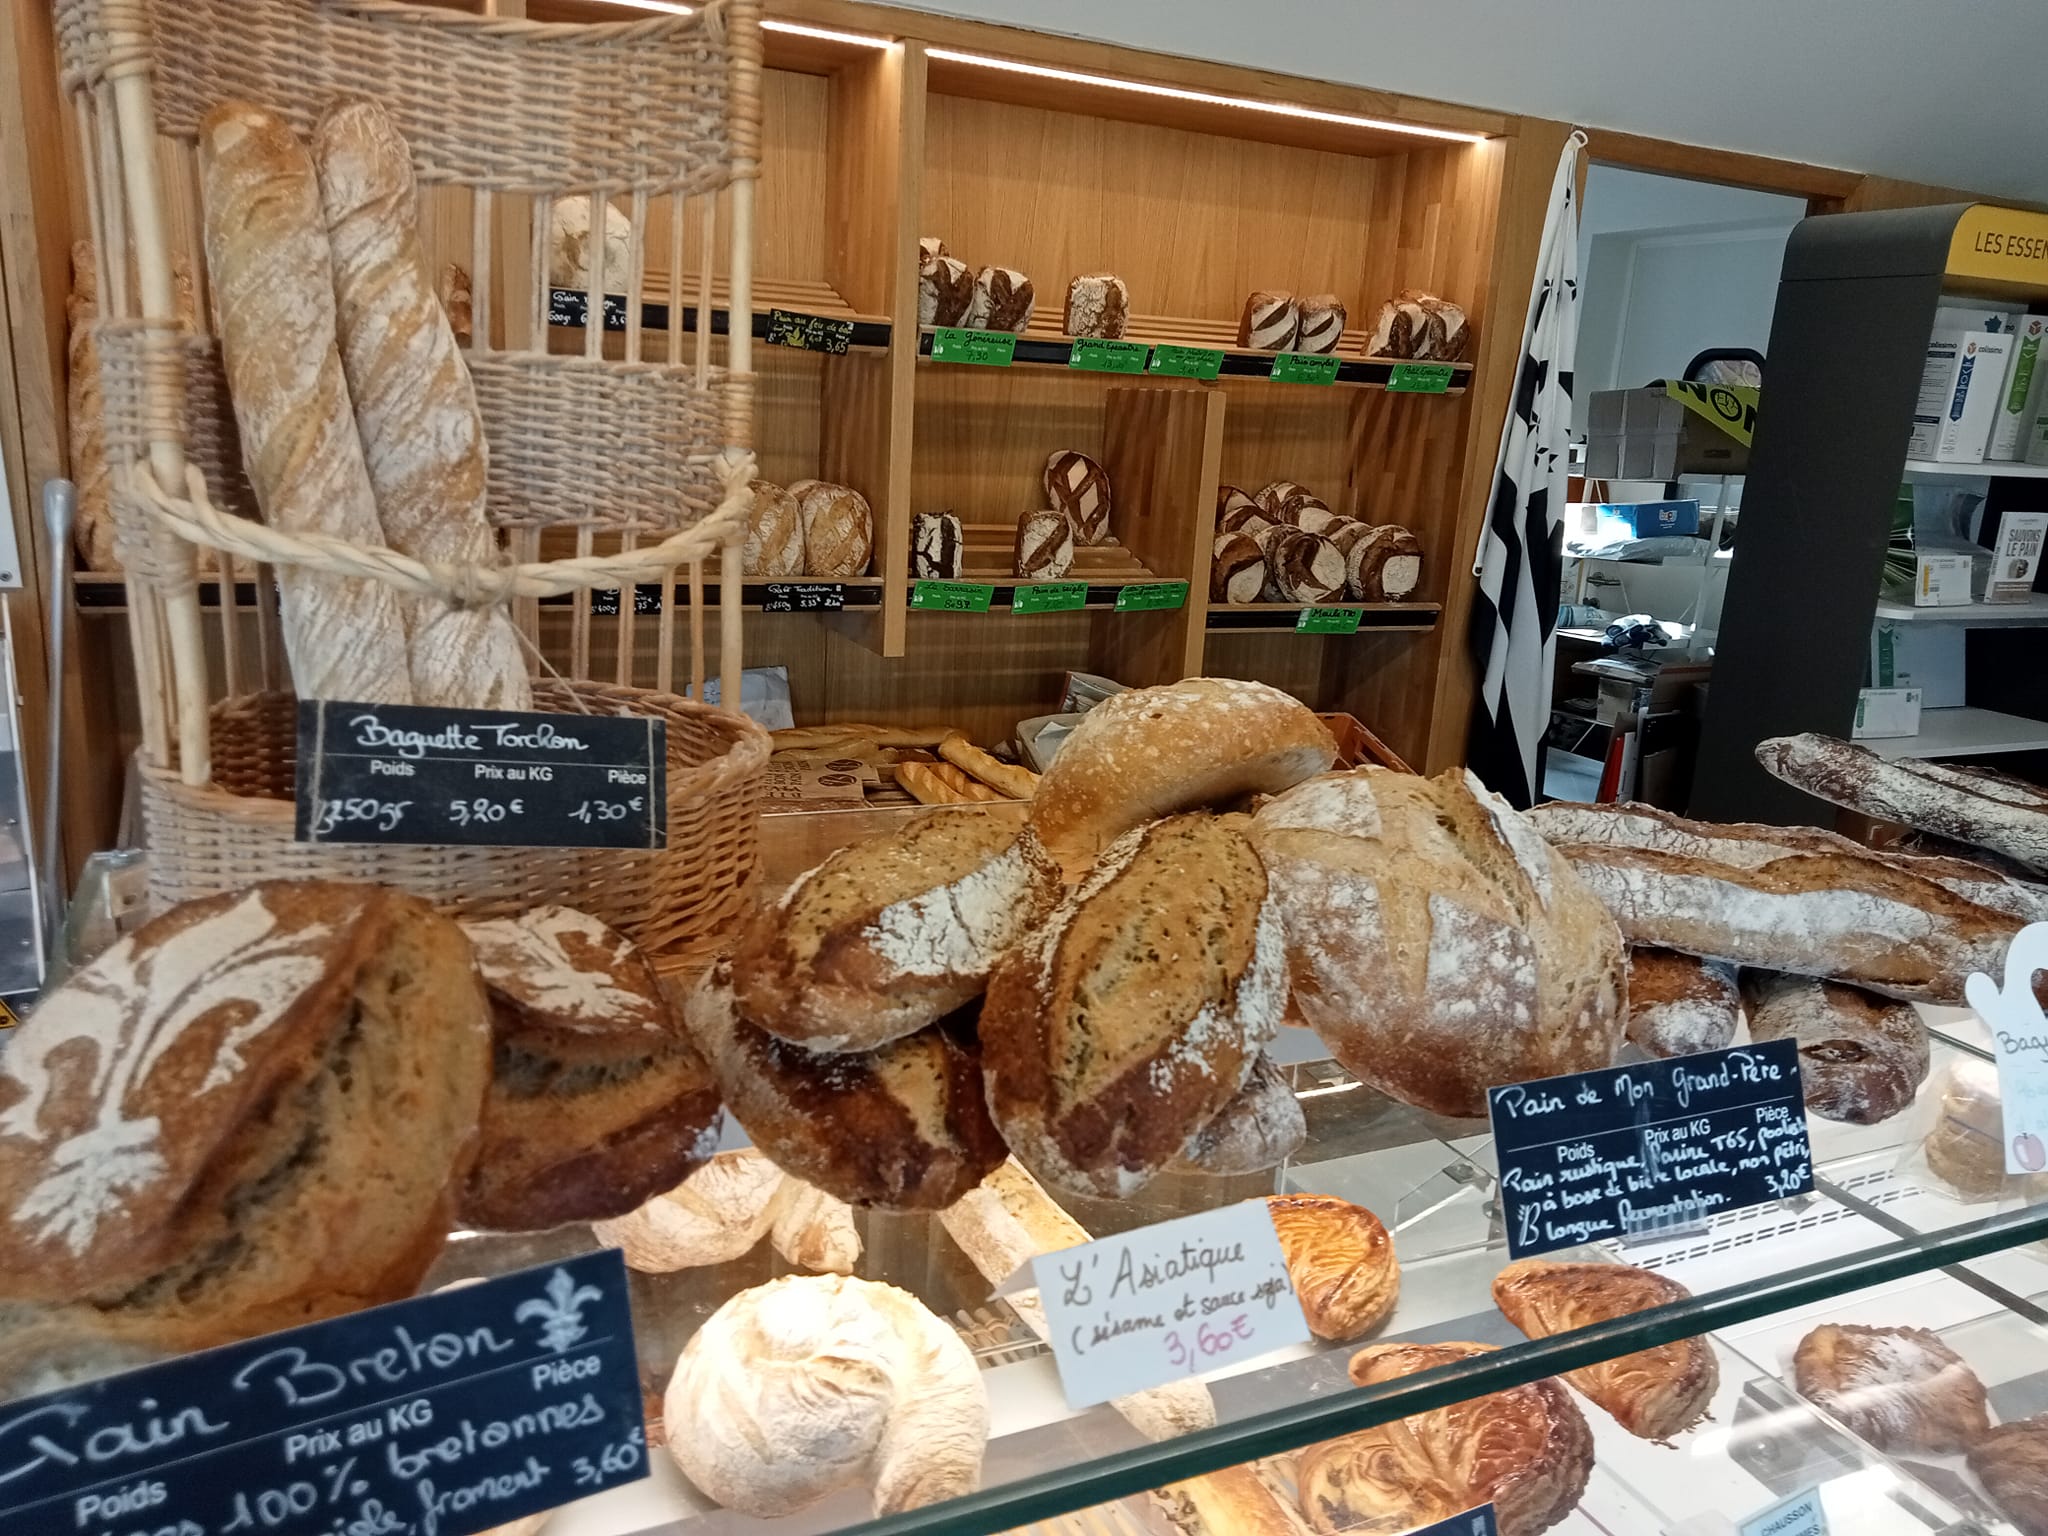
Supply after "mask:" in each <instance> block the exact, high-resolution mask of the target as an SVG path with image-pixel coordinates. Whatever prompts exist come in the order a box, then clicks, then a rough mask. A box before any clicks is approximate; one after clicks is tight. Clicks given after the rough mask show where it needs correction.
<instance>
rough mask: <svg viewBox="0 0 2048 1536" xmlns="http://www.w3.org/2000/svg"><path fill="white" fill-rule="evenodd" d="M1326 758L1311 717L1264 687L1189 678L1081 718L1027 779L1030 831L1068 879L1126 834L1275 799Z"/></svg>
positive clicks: (1330, 748)
mask: <svg viewBox="0 0 2048 1536" xmlns="http://www.w3.org/2000/svg"><path fill="white" fill-rule="evenodd" d="M1336 760H1337V743H1336V741H1335V739H1334V738H1333V737H1332V736H1331V735H1330V732H1329V729H1328V728H1327V727H1326V726H1325V725H1324V724H1323V722H1322V721H1320V720H1318V719H1317V718H1316V717H1315V714H1314V712H1313V711H1311V710H1310V709H1309V707H1308V706H1307V705H1306V704H1304V703H1302V702H1301V700H1299V699H1297V698H1294V697H1292V696H1290V695H1288V694H1285V693H1282V692H1281V691H1280V690H1279V689H1277V688H1269V687H1267V686H1266V685H1265V684H1264V683H1253V682H1244V681H1240V680H1239V679H1236V678H1228V677H1191V678H1187V679H1185V680H1184V681H1182V682H1178V683H1169V684H1167V685H1165V686H1164V687H1159V688H1133V689H1130V690H1129V691H1127V692H1124V693H1119V694H1114V695H1112V696H1111V697H1109V698H1107V699H1104V700H1103V701H1102V702H1101V703H1100V704H1098V705H1096V706H1095V707H1094V708H1093V709H1091V710H1089V711H1088V713H1087V714H1086V715H1084V716H1083V717H1082V719H1081V723H1080V724H1079V725H1078V726H1076V727H1075V728H1074V734H1073V735H1072V736H1070V737H1068V738H1067V742H1066V744H1065V745H1064V746H1063V747H1061V748H1060V752H1059V756H1057V757H1055V758H1054V759H1053V760H1052V765H1051V766H1050V767H1049V768H1048V769H1047V770H1046V773H1045V777H1044V778H1043V779H1042V780H1040V782H1039V785H1038V794H1037V795H1036V796H1035V797H1034V798H1033V800H1032V802H1031V824H1032V826H1033V827H1034V828H1036V829H1037V832H1038V835H1039V838H1040V839H1041V840H1042V841H1043V842H1044V844H1045V846H1046V849H1047V850H1048V851H1049V852H1050V853H1051V854H1052V855H1053V857H1054V858H1055V859H1056V860H1057V861H1058V862H1059V863H1060V864H1061V865H1062V867H1064V868H1066V869H1067V870H1068V871H1069V872H1070V873H1073V874H1076V875H1078V874H1079V873H1081V872H1083V871H1085V870H1086V868H1087V866H1088V865H1089V864H1090V863H1091V862H1092V861H1093V860H1094V858H1095V856H1096V855H1097V854H1098V853H1100V852H1101V851H1102V850H1103V849H1104V848H1106V847H1108V846H1109V844H1110V843H1111V842H1113V841H1115V839H1116V838H1118V837H1120V836H1122V835H1123V834H1124V833H1125V832H1127V831H1129V830H1130V829H1131V828H1132V827H1135V826H1138V825H1140V824H1141V823H1144V822H1147V821H1151V820H1153V819H1155V818H1156V817H1160V816H1170V815H1172V814H1173V813H1174V812H1175V811H1184V810H1189V809H1191V808H1193V807H1195V806H1202V805H1214V804H1216V803H1218V802H1221V801H1225V800H1233V799H1236V798H1237V797H1238V796H1240V795H1249V794H1269V795H1270V794H1277V793H1279V792H1280V791H1281V790H1283V789H1286V788H1288V787H1289V786H1290V785H1293V784H1298V783H1300V782H1301V781H1302V780H1303V779H1305V778H1308V777H1309V776H1310V775H1311V774H1316V773H1321V772H1322V771H1323V770H1324V769H1326V768H1328V767H1329V766H1330V764H1332V763H1334V762H1335V761H1336Z"/></svg>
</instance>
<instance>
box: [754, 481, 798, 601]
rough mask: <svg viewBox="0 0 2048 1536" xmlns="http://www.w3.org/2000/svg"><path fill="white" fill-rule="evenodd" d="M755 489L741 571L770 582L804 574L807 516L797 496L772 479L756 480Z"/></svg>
mask: <svg viewBox="0 0 2048 1536" xmlns="http://www.w3.org/2000/svg"><path fill="white" fill-rule="evenodd" d="M753 489H754V500H753V505H752V506H751V508H750V509H749V510H748V512H747V541H746V543H745V545H744V546H742V548H741V552H740V569H741V570H742V571H744V572H745V573H746V574H747V575H749V576H761V577H766V578H769V579H775V578H778V577H783V576H801V575H803V573H804V515H803V510H802V508H801V507H799V506H798V505H797V499H796V497H795V496H793V495H791V494H790V493H789V492H788V491H787V490H785V489H783V487H781V486H779V485H777V484H776V483H775V482H774V481H772V480H756V481H755V482H754V487H753Z"/></svg>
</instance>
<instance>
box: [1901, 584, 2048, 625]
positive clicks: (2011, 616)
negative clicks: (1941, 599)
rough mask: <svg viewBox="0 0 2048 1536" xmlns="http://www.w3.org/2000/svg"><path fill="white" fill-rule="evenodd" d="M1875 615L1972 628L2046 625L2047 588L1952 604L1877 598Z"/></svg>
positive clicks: (1918, 622)
mask: <svg viewBox="0 0 2048 1536" xmlns="http://www.w3.org/2000/svg"><path fill="white" fill-rule="evenodd" d="M1877 616H1878V617H1879V618H1880V619H1890V620H1892V621H1893V622H1894V623H1898V624H1967V625H1969V626H1971V627H1972V628H1974V629H1986V628H1990V627H1992V626H1994V625H1997V626H2004V627H2007V628H2014V629H2020V628H2030V627H2035V626H2043V625H2048V592H2036V593H2034V594H2033V596H2031V597H2029V598H2028V599H2027V600H2026V601H2025V602H2024V603H1965V604H1960V605H1958V606H1956V607H1953V608H1915V607H1914V606H1913V605H1912V604H1911V603H1895V602H1892V601H1891V600H1890V599H1888V598H1879V599H1878V603H1877Z"/></svg>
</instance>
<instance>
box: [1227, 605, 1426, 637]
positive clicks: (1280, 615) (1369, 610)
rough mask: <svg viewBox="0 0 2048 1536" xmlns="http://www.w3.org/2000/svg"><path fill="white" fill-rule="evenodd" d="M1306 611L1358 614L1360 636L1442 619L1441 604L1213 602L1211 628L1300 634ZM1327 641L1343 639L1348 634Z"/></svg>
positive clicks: (1242, 632)
mask: <svg viewBox="0 0 2048 1536" xmlns="http://www.w3.org/2000/svg"><path fill="white" fill-rule="evenodd" d="M1305 608H1322V609H1330V608H1341V609H1347V610H1355V611H1356V612H1357V614H1358V630H1357V633H1359V634H1361V635H1363V634H1368V633H1381V634H1384V633H1388V632H1394V633H1399V632H1403V631H1407V632H1410V633H1415V632H1423V631H1428V630H1432V629H1435V628H1436V627H1437V624H1438V622H1439V621H1440V620H1441V619H1442V617H1443V611H1444V609H1443V604H1442V603H1212V604H1211V605H1210V607H1209V617H1208V621H1207V622H1208V627H1209V628H1210V629H1211V630H1212V631H1222V632H1227V633H1231V634H1240V635H1246V634H1249V635H1276V634H1288V635H1291V634H1300V633H1303V632H1302V631H1300V630H1297V629H1296V628H1295V623H1296V621H1297V620H1298V618H1299V616H1300V614H1301V612H1302V610H1303V609H1305ZM1326 638H1330V639H1336V640H1343V639H1348V638H1349V637H1348V636H1345V635H1332V636H1328V637H1326Z"/></svg>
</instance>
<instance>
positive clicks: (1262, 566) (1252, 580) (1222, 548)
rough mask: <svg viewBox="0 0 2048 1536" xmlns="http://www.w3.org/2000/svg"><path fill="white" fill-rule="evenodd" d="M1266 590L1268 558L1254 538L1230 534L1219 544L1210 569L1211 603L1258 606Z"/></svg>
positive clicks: (1219, 539) (1221, 538)
mask: <svg viewBox="0 0 2048 1536" xmlns="http://www.w3.org/2000/svg"><path fill="white" fill-rule="evenodd" d="M1265 586H1266V558H1265V556H1263V555H1261V554H1260V553H1259V541H1258V540H1257V539H1254V538H1253V537H1252V536H1251V535H1250V534H1245V533H1226V534H1224V535H1222V536H1221V537H1220V538H1218V539H1217V540H1216V551H1215V558H1214V559H1213V560H1212V561H1211V562H1210V565H1209V600H1210V601H1211V602H1214V603H1256V602H1257V601H1258V600H1259V593H1260V592H1262V591H1264V590H1265Z"/></svg>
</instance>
